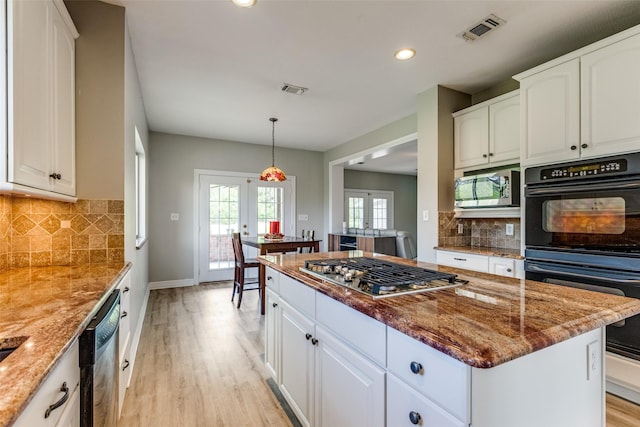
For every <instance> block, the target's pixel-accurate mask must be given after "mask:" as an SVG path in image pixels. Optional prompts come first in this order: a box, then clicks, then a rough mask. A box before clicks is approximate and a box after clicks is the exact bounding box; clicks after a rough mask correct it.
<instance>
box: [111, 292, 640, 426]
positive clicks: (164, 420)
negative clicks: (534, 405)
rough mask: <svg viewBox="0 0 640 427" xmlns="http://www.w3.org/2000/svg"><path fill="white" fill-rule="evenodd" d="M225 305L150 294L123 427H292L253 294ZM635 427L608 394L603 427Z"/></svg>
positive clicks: (639, 421)
mask: <svg viewBox="0 0 640 427" xmlns="http://www.w3.org/2000/svg"><path fill="white" fill-rule="evenodd" d="M230 298H231V285H230V284H229V283H227V284H222V285H221V284H206V285H200V286H193V287H188V288H179V289H163V290H156V291H152V292H151V296H150V299H149V306H148V308H147V313H146V316H145V320H144V326H143V330H142V337H141V339H140V345H139V348H138V355H137V359H136V363H135V368H134V372H133V377H132V379H131V386H130V388H129V390H128V391H127V396H126V399H125V404H124V408H123V412H122V418H121V422H120V424H119V426H120V427H138V426H145V427H146V426H154V427H162V426H167V427H192V426H193V427H200V426H203V427H217V426H225V427H226V426H229V427H231V426H233V427H237V426H251V427H258V426H283V427H284V426H287V427H288V426H291V423H290V422H289V419H288V418H287V416H286V414H285V412H284V411H283V409H282V407H281V406H280V404H279V403H278V400H277V399H276V398H275V397H274V395H273V393H272V392H271V390H270V389H269V386H268V385H267V383H266V382H265V380H266V378H268V374H267V373H266V371H265V369H264V367H263V362H262V358H261V357H262V353H263V351H264V338H263V333H264V318H263V317H262V316H260V315H259V314H258V293H257V292H253V291H252V292H247V293H245V295H244V300H243V301H242V308H241V309H240V310H237V309H236V308H235V304H232V303H231V301H230ZM638 426H640V406H638V405H635V404H633V403H630V402H628V401H626V400H623V399H620V398H617V397H615V396H611V395H608V396H607V427H638ZM354 427H357V426H354ZM514 427H515V426H514Z"/></svg>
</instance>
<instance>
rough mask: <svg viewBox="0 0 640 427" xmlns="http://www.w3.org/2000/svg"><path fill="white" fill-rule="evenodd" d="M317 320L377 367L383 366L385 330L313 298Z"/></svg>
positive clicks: (329, 300) (335, 304) (372, 321)
mask: <svg viewBox="0 0 640 427" xmlns="http://www.w3.org/2000/svg"><path fill="white" fill-rule="evenodd" d="M316 320H317V321H318V322H319V323H322V324H323V325H324V326H326V327H327V328H328V329H329V330H331V332H333V333H334V334H336V335H338V336H339V337H340V338H342V339H343V340H344V341H345V342H348V343H349V344H350V345H351V346H353V347H355V348H357V349H358V350H360V351H361V352H362V353H364V354H365V355H366V356H368V357H370V358H371V359H372V360H373V361H374V362H376V363H377V364H379V365H380V366H385V364H386V339H385V338H386V334H387V331H386V326H385V325H384V324H383V323H381V322H378V321H377V320H375V319H372V318H371V317H369V316H366V315H364V314H362V313H360V312H358V311H356V310H354V309H352V308H350V307H347V306H346V305H344V304H342V303H341V302H338V301H336V300H334V299H332V298H330V297H328V296H326V295H323V294H320V293H318V294H317V296H316Z"/></svg>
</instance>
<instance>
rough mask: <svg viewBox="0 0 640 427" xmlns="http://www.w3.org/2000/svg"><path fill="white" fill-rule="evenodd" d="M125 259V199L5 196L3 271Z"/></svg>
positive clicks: (0, 199)
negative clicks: (64, 200) (73, 200)
mask: <svg viewBox="0 0 640 427" xmlns="http://www.w3.org/2000/svg"><path fill="white" fill-rule="evenodd" d="M107 261H122V262H123V261H124V201H122V200H78V201H77V202H76V203H65V202H56V201H51V200H39V199H31V198H20V197H12V196H0V271H1V270H7V269H11V268H18V267H29V266H33V267H36V266H48V265H77V264H87V263H103V262H107Z"/></svg>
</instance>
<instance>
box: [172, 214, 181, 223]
mask: <svg viewBox="0 0 640 427" xmlns="http://www.w3.org/2000/svg"><path fill="white" fill-rule="evenodd" d="M179 219H180V214H177V213H172V214H171V221H178V220H179Z"/></svg>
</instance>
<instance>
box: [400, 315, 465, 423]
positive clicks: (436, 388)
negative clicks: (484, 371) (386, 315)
mask: <svg viewBox="0 0 640 427" xmlns="http://www.w3.org/2000/svg"><path fill="white" fill-rule="evenodd" d="M414 363H415V364H418V368H419V371H418V373H415V374H414V373H413V371H412V364H414ZM387 367H388V370H389V371H390V372H391V373H393V374H394V375H396V376H397V377H398V378H400V379H402V381H404V382H406V383H407V384H408V385H410V386H411V387H413V388H414V389H415V390H417V391H419V392H420V393H421V394H422V395H424V396H425V397H427V398H428V399H430V400H432V401H434V402H435V403H437V404H438V405H439V406H441V407H442V408H444V409H445V410H446V411H447V412H449V413H451V414H453V415H455V416H456V418H458V419H460V420H463V421H464V420H466V419H467V414H468V407H469V403H468V402H469V384H470V378H471V376H470V368H469V367H468V366H467V365H465V364H464V363H462V362H460V361H458V360H455V359H454V358H452V357H449V356H447V355H446V354H444V353H441V352H439V351H437V350H435V349H433V348H431V347H429V346H428V345H426V344H423V343H421V342H419V341H417V340H415V339H413V338H410V337H408V336H407V335H405V334H403V333H401V332H399V331H397V330H395V329H392V328H389V327H387ZM414 367H415V365H414ZM390 425H393V424H390ZM425 425H426V424H425Z"/></svg>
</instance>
